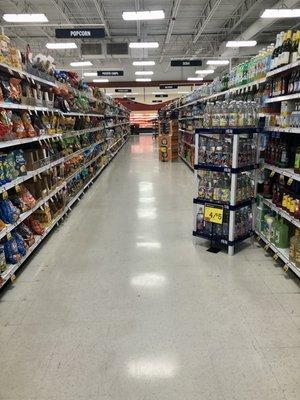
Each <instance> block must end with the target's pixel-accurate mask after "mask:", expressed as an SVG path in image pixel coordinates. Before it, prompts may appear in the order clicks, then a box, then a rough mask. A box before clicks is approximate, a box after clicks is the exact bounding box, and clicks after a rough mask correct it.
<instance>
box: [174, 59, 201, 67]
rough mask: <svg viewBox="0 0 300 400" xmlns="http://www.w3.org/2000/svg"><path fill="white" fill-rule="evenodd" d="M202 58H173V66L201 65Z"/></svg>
mask: <svg viewBox="0 0 300 400" xmlns="http://www.w3.org/2000/svg"><path fill="white" fill-rule="evenodd" d="M201 66H202V61H201V60H171V67H201Z"/></svg>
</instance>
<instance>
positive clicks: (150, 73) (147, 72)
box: [135, 71, 154, 75]
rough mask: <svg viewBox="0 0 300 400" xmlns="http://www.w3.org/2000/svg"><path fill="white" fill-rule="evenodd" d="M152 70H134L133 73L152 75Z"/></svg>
mask: <svg viewBox="0 0 300 400" xmlns="http://www.w3.org/2000/svg"><path fill="white" fill-rule="evenodd" d="M153 74H154V72H153V71H136V72H135V75H153Z"/></svg>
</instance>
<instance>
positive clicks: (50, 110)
mask: <svg viewBox="0 0 300 400" xmlns="http://www.w3.org/2000/svg"><path fill="white" fill-rule="evenodd" d="M0 108H5V109H9V110H28V111H34V112H35V113H37V112H42V113H47V114H49V113H50V114H63V113H62V112H61V111H60V110H58V109H56V108H48V107H42V106H31V105H28V104H18V103H7V102H0Z"/></svg>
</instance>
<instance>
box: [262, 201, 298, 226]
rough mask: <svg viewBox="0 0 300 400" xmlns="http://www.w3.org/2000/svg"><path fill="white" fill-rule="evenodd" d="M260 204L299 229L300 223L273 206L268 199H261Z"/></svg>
mask: <svg viewBox="0 0 300 400" xmlns="http://www.w3.org/2000/svg"><path fill="white" fill-rule="evenodd" d="M262 202H263V203H264V204H265V205H266V206H268V207H269V208H271V210H273V211H275V212H276V213H277V214H278V215H281V216H282V217H283V218H284V219H286V220H287V221H289V222H290V223H291V224H293V225H294V226H296V227H297V228H300V221H299V220H298V219H296V218H294V217H292V216H291V215H290V214H289V213H288V212H287V211H285V210H283V209H282V208H279V207H277V206H276V205H275V204H273V203H272V201H271V200H269V199H264V198H262Z"/></svg>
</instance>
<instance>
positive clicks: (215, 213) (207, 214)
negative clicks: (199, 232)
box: [204, 204, 224, 224]
mask: <svg viewBox="0 0 300 400" xmlns="http://www.w3.org/2000/svg"><path fill="white" fill-rule="evenodd" d="M223 212H224V210H223V207H221V206H217V205H216V206H215V205H212V204H205V207H204V220H205V221H207V222H212V223H213V224H223Z"/></svg>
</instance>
